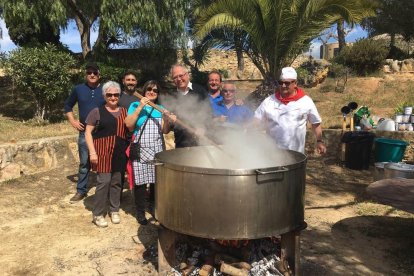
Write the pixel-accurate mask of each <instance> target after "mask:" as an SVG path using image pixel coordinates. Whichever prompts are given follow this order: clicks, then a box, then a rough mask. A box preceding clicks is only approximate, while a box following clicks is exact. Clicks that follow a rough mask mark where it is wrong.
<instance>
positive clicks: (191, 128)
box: [134, 92, 218, 146]
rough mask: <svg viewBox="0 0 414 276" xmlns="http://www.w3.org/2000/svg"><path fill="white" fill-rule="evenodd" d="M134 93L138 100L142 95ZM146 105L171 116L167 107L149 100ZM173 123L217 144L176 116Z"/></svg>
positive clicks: (215, 144)
mask: <svg viewBox="0 0 414 276" xmlns="http://www.w3.org/2000/svg"><path fill="white" fill-rule="evenodd" d="M134 95H135V96H137V97H138V98H139V99H140V100H141V99H142V98H143V96H142V95H141V94H139V93H137V92H135V93H134ZM148 105H149V106H151V107H153V108H155V109H156V110H158V111H159V112H161V113H164V112H166V115H167V116H168V117H169V118H171V113H170V112H169V111H168V110H167V109H165V108H161V107H160V106H158V105H157V104H155V103H153V102H151V101H149V102H148ZM174 123H175V124H177V125H179V126H181V127H183V128H185V129H187V131H189V132H190V133H191V134H193V135H195V136H198V137H199V138H201V139H204V140H205V141H207V142H208V143H210V144H212V145H214V146H218V144H217V143H216V142H214V141H213V140H211V139H209V138H207V137H206V136H205V135H202V134H200V133H197V132H196V130H195V128H193V127H191V126H189V125H187V124H186V123H184V122H183V121H181V120H180V119H178V118H176V120H175V122H174Z"/></svg>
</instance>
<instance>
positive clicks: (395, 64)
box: [383, 58, 414, 73]
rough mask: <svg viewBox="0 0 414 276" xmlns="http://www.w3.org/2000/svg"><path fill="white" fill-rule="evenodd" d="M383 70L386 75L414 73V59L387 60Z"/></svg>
mask: <svg viewBox="0 0 414 276" xmlns="http://www.w3.org/2000/svg"><path fill="white" fill-rule="evenodd" d="M383 70H384V72H385V73H414V59H412V58H410V59H404V60H393V59H386V60H385V65H384V69H383Z"/></svg>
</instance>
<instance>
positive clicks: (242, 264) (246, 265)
mask: <svg viewBox="0 0 414 276" xmlns="http://www.w3.org/2000/svg"><path fill="white" fill-rule="evenodd" d="M231 265H232V266H234V267H237V268H242V269H246V270H248V271H250V269H252V266H251V265H250V264H249V263H246V262H238V263H232V264H231Z"/></svg>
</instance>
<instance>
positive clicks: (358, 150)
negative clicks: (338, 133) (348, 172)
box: [342, 131, 375, 170]
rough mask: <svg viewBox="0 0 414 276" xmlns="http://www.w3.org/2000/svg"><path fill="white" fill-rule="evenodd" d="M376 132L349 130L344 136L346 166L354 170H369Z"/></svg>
mask: <svg viewBox="0 0 414 276" xmlns="http://www.w3.org/2000/svg"><path fill="white" fill-rule="evenodd" d="M374 138H375V134H374V133H372V132H369V131H349V132H345V133H344V135H343V136H342V142H343V143H345V166H346V167H347V168H349V169H353V170H368V168H369V162H370V158H371V151H372V144H373V142H374Z"/></svg>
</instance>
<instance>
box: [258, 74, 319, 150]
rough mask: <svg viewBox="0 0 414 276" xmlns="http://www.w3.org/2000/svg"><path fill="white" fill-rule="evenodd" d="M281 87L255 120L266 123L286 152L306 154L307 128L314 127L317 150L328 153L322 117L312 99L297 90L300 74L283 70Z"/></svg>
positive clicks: (263, 104)
mask: <svg viewBox="0 0 414 276" xmlns="http://www.w3.org/2000/svg"><path fill="white" fill-rule="evenodd" d="M278 84H279V86H278V88H277V89H276V92H275V93H274V94H273V95H270V96H269V97H267V98H266V99H265V100H264V101H263V102H262V103H261V104H260V106H259V107H258V108H257V110H256V111H255V118H256V119H258V120H260V121H262V122H265V123H266V127H267V131H268V133H269V135H270V136H271V137H272V138H273V139H274V140H275V141H276V144H277V145H278V146H279V147H280V148H283V149H290V150H294V151H298V152H302V153H304V152H305V137H306V124H307V122H309V123H310V124H311V125H312V131H313V133H314V135H315V138H316V149H317V151H318V152H319V153H320V154H323V153H325V152H326V147H325V144H324V142H323V140H322V127H321V122H322V120H321V117H320V116H319V113H318V110H317V109H316V106H315V104H314V102H313V101H312V99H311V98H310V97H309V96H307V95H305V93H304V92H303V90H302V89H300V88H299V87H298V86H297V73H296V71H295V69H294V68H292V67H285V68H283V69H282V74H281V75H280V80H279V82H278Z"/></svg>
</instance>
